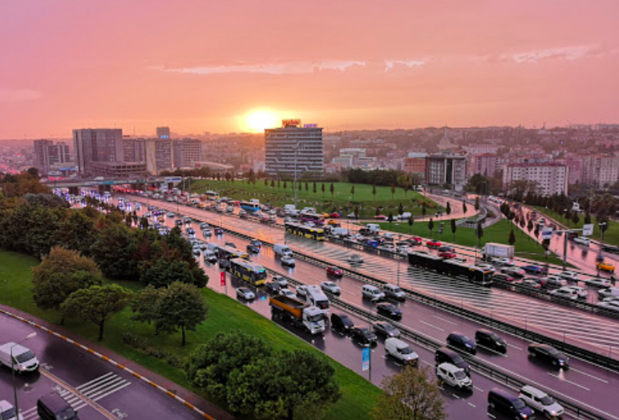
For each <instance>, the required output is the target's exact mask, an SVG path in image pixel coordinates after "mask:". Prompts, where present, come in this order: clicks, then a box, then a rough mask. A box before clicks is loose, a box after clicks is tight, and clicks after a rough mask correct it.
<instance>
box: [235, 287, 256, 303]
mask: <svg viewBox="0 0 619 420" xmlns="http://www.w3.org/2000/svg"><path fill="white" fill-rule="evenodd" d="M236 297H237V298H241V299H244V300H253V299H256V295H255V294H254V292H252V291H251V290H249V289H248V288H247V287H239V288H238V289H236Z"/></svg>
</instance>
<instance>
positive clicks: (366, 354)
mask: <svg viewBox="0 0 619 420" xmlns="http://www.w3.org/2000/svg"><path fill="white" fill-rule="evenodd" d="M361 369H362V370H363V371H364V372H365V371H366V370H369V369H370V348H369V347H366V348H364V349H363V362H362V364H361Z"/></svg>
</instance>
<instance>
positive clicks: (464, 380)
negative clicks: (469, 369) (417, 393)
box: [436, 363, 473, 391]
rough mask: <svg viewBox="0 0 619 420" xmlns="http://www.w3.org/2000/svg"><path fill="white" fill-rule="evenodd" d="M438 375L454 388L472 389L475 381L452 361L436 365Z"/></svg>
mask: <svg viewBox="0 0 619 420" xmlns="http://www.w3.org/2000/svg"><path fill="white" fill-rule="evenodd" d="M436 377H437V378H438V380H439V381H440V382H442V383H444V384H447V385H449V386H451V387H453V388H458V389H461V390H467V391H470V390H471V389H473V381H471V378H469V377H468V375H467V374H466V372H464V370H463V369H460V368H459V367H457V366H456V365H452V364H451V363H441V364H440V365H438V366H437V367H436Z"/></svg>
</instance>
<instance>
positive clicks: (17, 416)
mask: <svg viewBox="0 0 619 420" xmlns="http://www.w3.org/2000/svg"><path fill="white" fill-rule="evenodd" d="M36 336H37V333H35V332H33V333H30V334H28V335H27V336H26V338H24V339H23V340H21V341H19V342H17V343H15V344H13V345H12V346H11V349H10V350H9V353H10V356H11V371H12V372H13V398H14V399H15V417H16V418H19V404H18V402H17V384H15V361H14V360H13V347H15V346H17V345H18V344H21V343H23V342H24V341H26V340H30V339H31V338H34V337H36Z"/></svg>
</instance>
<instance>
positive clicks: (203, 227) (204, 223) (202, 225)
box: [200, 222, 211, 230]
mask: <svg viewBox="0 0 619 420" xmlns="http://www.w3.org/2000/svg"><path fill="white" fill-rule="evenodd" d="M210 227H211V226H210V225H209V224H208V223H206V222H202V223H200V230H204V229H208V228H210Z"/></svg>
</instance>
